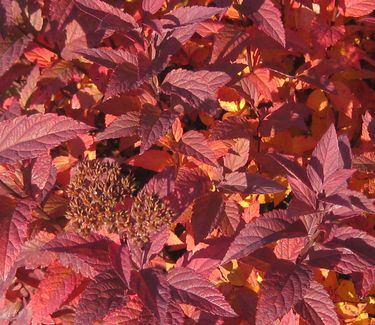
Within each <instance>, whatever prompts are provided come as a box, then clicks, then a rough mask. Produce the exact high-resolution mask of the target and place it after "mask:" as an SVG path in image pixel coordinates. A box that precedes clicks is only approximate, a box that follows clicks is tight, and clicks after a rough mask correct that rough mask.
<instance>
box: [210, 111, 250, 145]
mask: <svg viewBox="0 0 375 325" xmlns="http://www.w3.org/2000/svg"><path fill="white" fill-rule="evenodd" d="M253 135H254V134H253V131H252V130H251V128H250V123H249V122H248V121H247V119H246V118H245V117H244V116H232V117H229V118H227V119H225V120H224V121H223V122H220V123H218V124H216V125H215V126H214V127H213V128H211V135H210V138H211V139H213V140H226V139H235V138H245V139H250V138H252V136H253Z"/></svg>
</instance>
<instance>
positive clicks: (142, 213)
mask: <svg viewBox="0 0 375 325" xmlns="http://www.w3.org/2000/svg"><path fill="white" fill-rule="evenodd" d="M130 215H131V221H132V227H131V229H130V231H129V232H128V235H129V237H131V238H132V239H133V240H135V241H136V242H138V243H144V242H147V241H148V240H149V237H150V235H151V234H153V233H154V232H157V231H158V230H160V229H161V228H162V227H163V226H164V225H167V226H170V225H171V223H172V220H173V213H172V211H171V210H170V209H169V208H168V207H167V206H166V205H165V204H164V203H163V201H161V200H160V199H159V198H158V197H157V196H156V195H155V194H149V193H144V192H140V193H139V194H138V195H137V197H136V198H135V200H134V203H133V205H132V208H131V211H130Z"/></svg>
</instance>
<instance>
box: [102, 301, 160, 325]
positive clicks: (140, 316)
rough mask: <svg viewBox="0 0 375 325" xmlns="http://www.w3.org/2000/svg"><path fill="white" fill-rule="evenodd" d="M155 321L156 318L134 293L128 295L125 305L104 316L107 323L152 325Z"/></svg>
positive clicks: (115, 324)
mask: <svg viewBox="0 0 375 325" xmlns="http://www.w3.org/2000/svg"><path fill="white" fill-rule="evenodd" d="M155 322H156V319H155V318H154V317H153V316H152V314H151V313H150V312H149V311H148V310H147V309H146V308H144V306H143V304H142V302H141V301H140V300H139V298H138V297H137V296H135V295H133V296H131V297H130V299H129V300H128V301H127V302H126V305H125V306H123V307H121V308H120V309H118V310H115V311H113V312H111V313H110V314H109V315H107V316H106V317H105V318H104V323H105V324H107V325H139V324H142V325H154V324H155Z"/></svg>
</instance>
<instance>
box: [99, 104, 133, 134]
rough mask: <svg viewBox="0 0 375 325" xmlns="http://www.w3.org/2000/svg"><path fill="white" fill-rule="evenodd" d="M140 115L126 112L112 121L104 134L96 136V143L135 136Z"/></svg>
mask: <svg viewBox="0 0 375 325" xmlns="http://www.w3.org/2000/svg"><path fill="white" fill-rule="evenodd" d="M139 119H140V113H139V112H137V111H131V112H127V113H125V114H124V115H121V116H119V117H118V118H117V119H116V120H114V121H113V122H112V123H111V124H110V125H109V126H108V127H107V128H106V129H105V130H104V132H101V133H99V134H98V135H97V136H96V140H97V141H102V140H106V139H114V138H121V137H130V136H134V135H137V132H138V127H139Z"/></svg>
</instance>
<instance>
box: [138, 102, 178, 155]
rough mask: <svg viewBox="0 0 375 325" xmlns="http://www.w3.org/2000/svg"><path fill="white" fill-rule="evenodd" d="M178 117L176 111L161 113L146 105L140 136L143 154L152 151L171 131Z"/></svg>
mask: <svg viewBox="0 0 375 325" xmlns="http://www.w3.org/2000/svg"><path fill="white" fill-rule="evenodd" d="M177 116H178V113H176V112H174V111H170V110H167V111H163V112H160V110H159V109H157V108H156V107H154V106H152V105H145V107H144V108H143V110H142V112H141V117H140V122H139V123H140V128H139V136H140V138H141V140H142V145H141V151H140V153H141V154H143V153H144V152H145V151H146V150H148V149H150V148H151V146H152V145H153V144H154V143H155V142H156V141H158V140H159V139H160V137H162V136H163V135H165V134H166V133H167V132H168V131H169V129H170V128H171V126H172V124H173V122H174V121H175V119H176V118H177Z"/></svg>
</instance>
